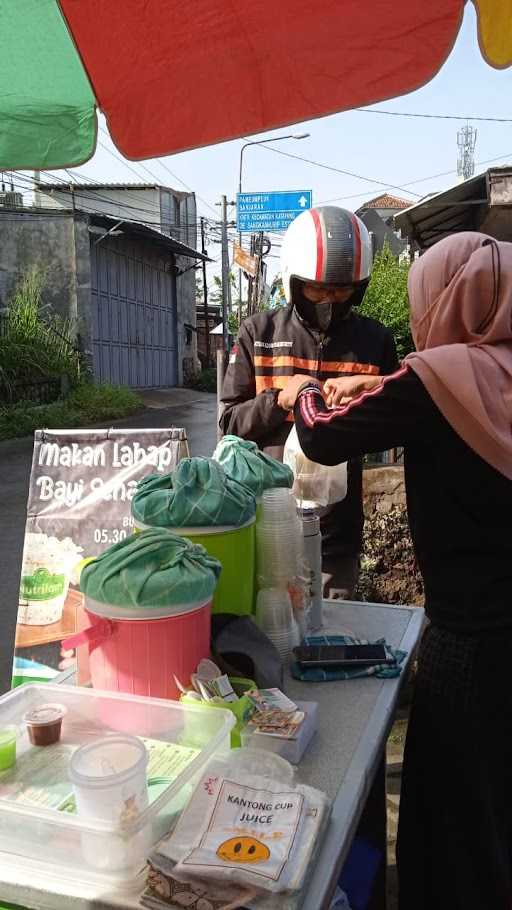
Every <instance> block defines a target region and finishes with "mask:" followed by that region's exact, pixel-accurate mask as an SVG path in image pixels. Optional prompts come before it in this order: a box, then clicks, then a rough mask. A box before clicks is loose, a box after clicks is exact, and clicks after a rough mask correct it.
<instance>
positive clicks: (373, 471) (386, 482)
mask: <svg viewBox="0 0 512 910" xmlns="http://www.w3.org/2000/svg"><path fill="white" fill-rule="evenodd" d="M363 503H364V511H365V514H366V515H370V514H372V513H373V512H380V513H381V514H386V513H387V512H390V511H391V509H392V508H394V507H395V506H399V507H400V508H403V509H405V508H406V496H405V480H404V469H403V467H401V466H398V465H389V466H386V467H382V468H366V469H365V470H364V472H363Z"/></svg>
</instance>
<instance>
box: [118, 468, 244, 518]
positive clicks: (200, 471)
mask: <svg viewBox="0 0 512 910" xmlns="http://www.w3.org/2000/svg"><path fill="white" fill-rule="evenodd" d="M255 514H256V500H255V499H254V496H253V494H252V493H251V491H250V490H249V489H248V488H247V487H245V486H244V485H243V484H241V483H239V482H238V481H237V480H234V479H233V478H232V477H229V475H228V474H226V473H225V471H224V469H223V468H222V467H221V465H220V464H218V463H217V462H216V461H214V460H213V459H212V458H184V459H183V460H182V461H180V463H179V464H178V466H177V467H176V468H175V469H174V471H172V472H171V473H170V474H150V475H149V477H145V478H144V479H143V480H141V481H140V482H139V483H138V485H137V490H136V492H135V496H134V497H133V500H132V515H133V517H134V519H135V521H136V522H137V521H140V522H142V524H145V525H150V526H151V527H158V528H205V527H208V528H209V527H219V526H222V525H224V526H231V527H240V525H243V524H245V523H246V522H248V521H250V519H251V518H254V516H255Z"/></svg>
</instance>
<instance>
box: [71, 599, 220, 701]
mask: <svg viewBox="0 0 512 910" xmlns="http://www.w3.org/2000/svg"><path fill="white" fill-rule="evenodd" d="M86 608H87V616H88V619H89V621H90V626H89V628H87V629H83V630H82V631H81V632H77V633H76V635H73V636H71V638H68V639H67V640H66V642H65V647H66V648H77V647H79V646H80V645H83V644H86V645H87V646H88V649H89V672H90V676H91V683H92V685H93V687H94V688H95V689H107V690H109V691H112V692H130V693H133V694H134V695H148V696H151V697H153V698H174V699H178V698H179V691H178V689H177V687H176V683H175V682H174V677H175V676H176V677H177V678H178V679H179V680H180V681H182V682H183V683H188V682H189V680H190V674H191V673H193V672H194V671H195V669H196V667H197V665H198V663H199V661H200V660H202V659H203V658H204V657H208V655H209V653H210V626H211V601H208V602H207V603H203V604H187V605H185V606H183V607H182V608H180V607H179V606H174V607H173V610H174V615H173V616H168V617H162V618H160V619H158V618H153V619H127V618H126V613H125V614H124V616H125V618H113V617H114V616H115V617H117V616H118V615H123V614H122V612H121V611H120V610H118V609H116V607H115V606H114V605H106V604H99V603H98V602H97V601H94V602H92V601H90V599H89V598H86ZM99 611H101V613H102V614H103V615H102V616H100V615H99ZM148 612H149V613H150V611H146V613H148ZM107 614H110V616H109V617H108V618H107Z"/></svg>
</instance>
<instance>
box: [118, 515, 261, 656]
mask: <svg viewBox="0 0 512 910" xmlns="http://www.w3.org/2000/svg"><path fill="white" fill-rule="evenodd" d="M255 522H256V519H255V518H251V519H250V521H247V522H246V523H245V524H243V525H241V526H240V527H239V528H236V527H208V528H169V530H171V531H172V532H173V533H174V534H179V535H180V537H186V538H187V539H188V540H191V541H192V543H199V544H201V545H202V546H203V547H204V548H205V550H207V551H208V553H209V554H210V556H214V557H215V559H218V560H219V562H220V563H221V564H222V572H221V574H220V578H219V581H218V583H217V588H216V590H215V594H214V597H213V605H212V613H236V614H237V615H239V616H245V615H248V614H251V613H252V612H253V610H254V571H255V569H254V566H255V527H256V524H255ZM136 527H137V529H138V530H145V529H146V528H148V527H149V526H148V525H143V524H141V522H140V521H136ZM203 656H204V655H203Z"/></svg>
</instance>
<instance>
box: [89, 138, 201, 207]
mask: <svg viewBox="0 0 512 910" xmlns="http://www.w3.org/2000/svg"><path fill="white" fill-rule="evenodd" d="M100 132H102V133H103V135H104V136H107V138H108V139H110V135H109V134H108V132H107V131H106V130H104V129H103V127H101V126H100ZM98 141H99V144H100V145H101V147H102V148H103V149H105V151H106V152H108V153H109V155H112V157H113V158H116V159H117V161H120V162H121V164H124V165H125V167H127V168H129V170H131V171H132V172H133V173H134V174H137V171H136V170H135V168H133V167H132V166H131V165H129V164H128V162H127V161H126V160H125V159H124V158H122V157H121V156H120V155H117V154H116V153H115V152H113V151H112V149H109V148H108V146H106V145H105V143H104V142H101V141H100V140H98ZM154 160H155V161H157V162H158V164H160V165H161V166H162V167H163V169H164V170H165V171H167V173H168V174H170V175H171V177H172V178H173V179H174V180H177V181H178V183H181V185H182V186H184V187H185V189H187V190H188V191H189V192H190V193H194V195H196V196H197V198H198V199H200V200H201V202H202V203H203V205H206V207H207V208H209V209H210V211H212V212H214V214H215V215H216V214H217V212H216V210H215V209H214V207H213V205H210V203H209V202H207V201H206V199H203V197H202V196H199V194H198V193H195V191H194V190H192V189H191V188H190V187H189V186H188V184H187V183H185V181H184V180H182V179H181V177H178V175H177V174H174V173H173V171H171V169H170V168H169V167H168V166H167V164H166V163H165V162H164V161H162V160H161V158H155V159H154ZM139 166H140V167H141V168H143V169H144V170H145V171H146V172H147V173H148V174H150V175H151V176H152V177H153V179H154V180H156V181H157V183H159V181H160V178H159V177H157V176H156V175H155V174H153V173H152V171H150V170H149V168H148V167H147V165H145V164H143V163H142V162H141V161H139ZM137 176H139V177H140V175H139V174H137Z"/></svg>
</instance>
